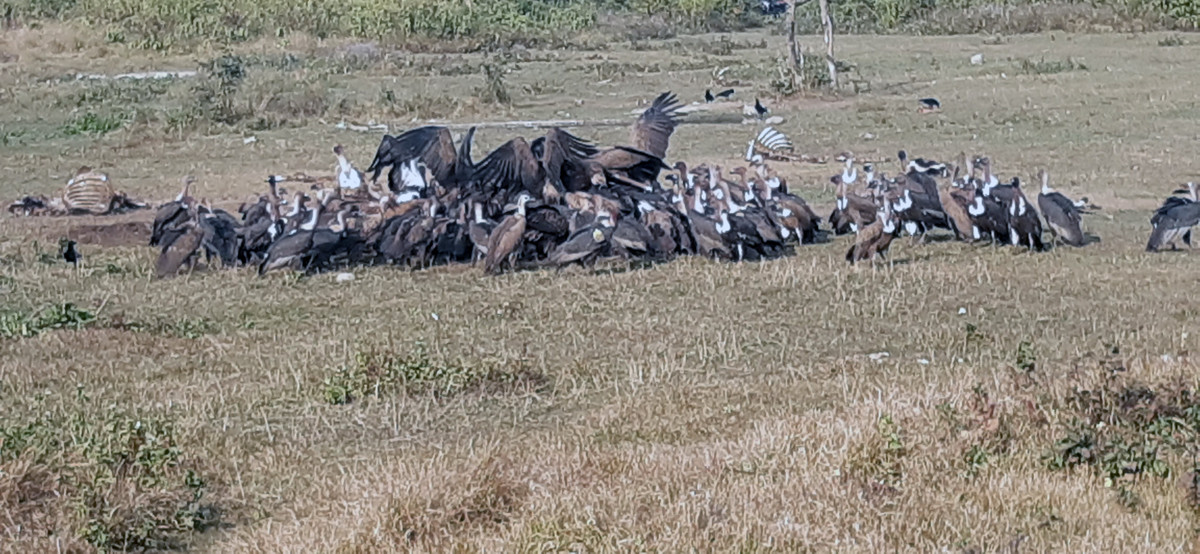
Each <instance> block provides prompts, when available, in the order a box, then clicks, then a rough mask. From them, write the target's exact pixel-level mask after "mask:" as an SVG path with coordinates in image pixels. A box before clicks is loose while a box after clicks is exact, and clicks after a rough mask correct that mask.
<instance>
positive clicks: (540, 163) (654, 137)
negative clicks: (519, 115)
mask: <svg viewBox="0 0 1200 554" xmlns="http://www.w3.org/2000/svg"><path fill="white" fill-rule="evenodd" d="M678 108H679V101H678V99H676V98H675V95H673V94H671V93H670V92H667V93H663V94H662V95H659V97H658V98H656V99H655V100H654V102H652V103H651V105H650V107H649V108H647V109H646V110H645V111H644V112H643V113H642V115H641V116H640V117H639V118H638V120H637V122H635V123H634V125H633V130H632V133H631V141H630V142H632V143H633V146H615V147H613V148H608V149H605V150H598V149H597V148H596V147H595V146H593V145H592V144H591V143H589V142H588V141H585V140H583V139H581V138H579V137H576V136H575V135H572V134H571V133H568V132H567V131H564V130H562V129H559V128H552V129H550V130H549V131H548V132H547V133H546V135H545V136H543V137H539V138H537V139H535V140H534V141H533V142H529V141H527V140H526V139H525V138H524V137H518V138H515V139H512V140H510V141H508V142H506V143H504V144H503V145H501V146H500V147H499V148H497V149H495V150H494V151H492V153H490V154H488V155H487V157H485V158H484V159H483V160H481V161H480V162H479V163H478V164H477V165H475V166H474V172H473V178H472V181H471V186H470V190H469V191H463V192H464V195H470V196H472V197H473V198H474V199H475V200H476V201H479V202H481V203H484V204H485V205H487V206H488V207H489V210H488V211H489V214H490V215H495V214H497V213H498V211H499V210H500V208H501V207H502V206H504V205H505V204H506V203H507V202H508V201H509V200H510V199H512V198H514V197H515V196H516V195H517V194H519V193H520V192H521V191H524V192H528V193H529V194H530V195H531V196H532V197H534V198H536V199H539V200H541V201H542V202H545V203H548V204H556V203H558V202H559V201H560V200H561V198H562V196H563V195H564V194H566V193H567V192H579V191H585V190H588V189H590V188H592V187H594V186H605V185H613V184H616V185H628V186H631V187H634V188H635V189H640V190H652V189H653V188H654V185H653V183H655V182H656V181H657V180H658V174H659V171H660V170H662V169H666V165H665V164H664V163H663V156H665V155H666V152H667V146H668V144H669V143H670V140H671V134H672V133H673V132H674V131H675V127H676V125H678V120H677V119H676V113H675V112H676V110H677V109H678Z"/></svg>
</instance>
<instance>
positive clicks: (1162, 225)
mask: <svg viewBox="0 0 1200 554" xmlns="http://www.w3.org/2000/svg"><path fill="white" fill-rule="evenodd" d="M1182 192H1189V193H1191V195H1192V197H1191V198H1180V197H1178V196H1171V197H1169V198H1167V200H1166V201H1165V202H1163V205H1162V207H1160V208H1159V209H1158V210H1157V211H1155V212H1154V216H1152V217H1151V218H1150V227H1151V229H1152V230H1151V232H1150V240H1149V241H1148V242H1147V243H1146V251H1147V252H1157V251H1159V250H1161V249H1162V248H1163V247H1166V246H1170V247H1171V250H1176V249H1177V245H1176V242H1178V241H1183V243H1184V244H1187V245H1188V246H1189V247H1190V246H1191V245H1192V228H1193V227H1195V226H1196V225H1197V224H1200V202H1197V201H1196V197H1195V195H1196V185H1195V184H1193V183H1188V187H1187V189H1181V190H1177V191H1175V193H1176V194H1179V193H1182Z"/></svg>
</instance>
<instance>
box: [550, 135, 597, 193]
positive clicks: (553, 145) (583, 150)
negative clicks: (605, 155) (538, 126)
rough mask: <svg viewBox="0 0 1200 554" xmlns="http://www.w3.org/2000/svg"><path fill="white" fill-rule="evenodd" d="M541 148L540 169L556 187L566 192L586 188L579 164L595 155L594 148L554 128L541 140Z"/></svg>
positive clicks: (585, 179)
mask: <svg viewBox="0 0 1200 554" xmlns="http://www.w3.org/2000/svg"><path fill="white" fill-rule="evenodd" d="M541 148H542V152H540V155H541V159H542V167H543V168H545V170H546V176H547V177H550V178H551V179H553V180H555V183H554V184H555V185H556V186H559V187H562V188H565V189H566V190H578V189H580V188H586V183H587V176H586V175H585V174H584V173H585V172H584V171H583V168H582V167H581V166H580V163H579V162H580V160H583V159H584V158H588V157H591V156H593V155H595V154H596V152H597V150H596V147H595V146H592V144H591V143H589V142H587V141H585V140H583V139H581V138H579V137H577V136H575V135H572V134H571V133H568V132H566V131H564V130H562V129H559V128H558V127H555V128H553V129H550V131H549V132H547V133H546V136H545V137H544V138H543V139H542V140H541ZM535 154H538V153H537V152H535Z"/></svg>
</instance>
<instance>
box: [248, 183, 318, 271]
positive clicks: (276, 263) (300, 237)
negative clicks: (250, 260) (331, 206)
mask: <svg viewBox="0 0 1200 554" xmlns="http://www.w3.org/2000/svg"><path fill="white" fill-rule="evenodd" d="M320 196H321V198H320V201H319V202H317V206H316V207H315V208H313V210H312V212H311V213H310V214H309V219H308V221H306V222H305V223H302V224H301V225H300V226H299V227H297V228H296V230H295V231H293V232H292V233H290V234H288V235H287V236H284V237H282V238H280V239H278V240H276V241H275V242H273V243H271V247H270V248H268V249H267V255H266V257H265V258H264V259H263V261H262V263H261V264H259V266H258V274H259V275H260V276H261V275H264V274H265V273H266V272H268V271H271V270H273V269H280V268H284V267H289V266H298V265H302V261H303V259H302V258H303V256H304V255H305V254H307V253H308V251H309V249H310V248H312V245H313V235H314V234H315V233H316V227H317V219H318V218H320V217H321V211H322V209H324V207H325V206H324V204H325V200H327V199H328V198H329V196H328V195H320ZM306 269H307V268H306Z"/></svg>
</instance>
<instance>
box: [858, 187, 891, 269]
mask: <svg viewBox="0 0 1200 554" xmlns="http://www.w3.org/2000/svg"><path fill="white" fill-rule="evenodd" d="M899 229H900V228H899V226H898V225H896V220H895V219H894V218H893V216H892V205H891V202H886V201H885V202H884V203H883V207H882V208H880V209H879V210H878V211H877V212H876V217H875V222H874V223H871V224H870V225H867V226H866V227H863V228H861V229H859V231H858V234H857V235H856V236H855V237H854V244H853V245H851V246H850V250H849V251H847V252H846V261H847V262H850V264H851V265H853V264H854V262H860V261H863V260H872V261H874V260H875V258H876V257H883V258H886V257H887V251H888V248H890V247H891V245H892V239H894V238H895V237H896V232H897V231H899Z"/></svg>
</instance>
